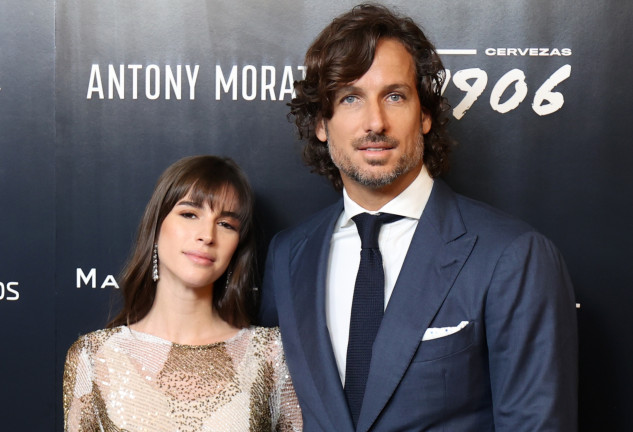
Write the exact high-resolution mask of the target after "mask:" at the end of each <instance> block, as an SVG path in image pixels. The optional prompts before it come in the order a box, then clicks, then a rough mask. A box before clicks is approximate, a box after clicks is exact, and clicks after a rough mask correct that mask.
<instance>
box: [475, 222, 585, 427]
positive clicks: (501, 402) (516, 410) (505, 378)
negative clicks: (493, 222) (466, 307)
mask: <svg viewBox="0 0 633 432" xmlns="http://www.w3.org/2000/svg"><path fill="white" fill-rule="evenodd" d="M485 326H486V340H487V344H488V355H489V362H490V380H491V386H492V397H493V410H494V423H495V429H496V431H498V432H499V431H512V432H519V431H561V432H563V431H564V432H568V431H575V430H577V387H578V383H577V381H578V335H577V325H576V308H575V298H574V293H573V288H572V285H571V281H570V278H569V275H568V273H567V269H566V267H565V264H564V262H563V259H562V257H561V256H560V253H559V252H558V250H557V249H556V248H555V247H554V245H553V244H552V243H551V242H550V241H549V240H548V239H546V238H545V237H543V236H541V235H540V234H538V233H535V232H529V233H525V234H523V235H521V236H519V237H518V238H516V239H515V240H514V241H513V242H512V243H511V244H510V245H509V246H508V247H507V248H506V250H505V251H504V253H503V254H502V255H501V256H500V258H499V261H498V262H497V264H496V267H495V270H494V272H493V275H492V280H491V284H490V289H489V291H488V297H487V299H486V312H485Z"/></svg>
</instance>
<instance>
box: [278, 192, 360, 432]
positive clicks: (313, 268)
mask: <svg viewBox="0 0 633 432" xmlns="http://www.w3.org/2000/svg"><path fill="white" fill-rule="evenodd" d="M342 210H343V204H342V201H340V202H339V203H337V204H336V205H334V206H333V207H331V211H329V212H328V213H326V217H324V218H323V219H322V222H321V223H320V224H318V225H317V226H316V227H315V229H314V230H312V231H311V232H309V233H307V235H306V238H305V239H304V241H303V242H300V243H299V244H298V245H297V248H296V250H295V253H294V260H293V261H292V262H291V263H290V269H291V275H290V277H291V284H292V285H291V296H292V302H293V305H294V311H295V316H297V317H300V318H299V319H297V327H298V334H299V335H300V339H301V346H302V348H303V352H304V354H305V359H306V361H307V363H308V366H309V371H310V374H311V375H312V378H313V381H314V384H315V391H316V393H317V394H318V397H319V398H320V400H321V402H322V404H323V406H324V409H325V412H326V413H327V415H328V416H329V417H330V420H331V423H332V424H333V425H335V426H336V430H337V431H341V432H344V431H353V430H354V428H353V424H352V420H351V416H350V414H349V410H348V408H347V401H346V399H345V395H344V393H343V388H342V385H341V380H340V377H339V374H338V368H337V366H336V360H335V358H334V352H333V350H332V344H331V340H330V334H329V331H328V329H327V323H326V318H325V283H326V276H327V263H328V257H329V253H330V240H331V238H332V233H333V231H334V225H335V223H336V220H337V219H338V217H339V215H340V213H341V212H342ZM291 260H292V258H291Z"/></svg>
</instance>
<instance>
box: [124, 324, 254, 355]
mask: <svg viewBox="0 0 633 432" xmlns="http://www.w3.org/2000/svg"><path fill="white" fill-rule="evenodd" d="M121 327H122V328H124V329H127V330H128V332H129V334H130V335H131V336H132V337H133V338H142V339H145V340H148V339H151V340H154V341H157V342H160V343H163V344H166V345H171V346H172V347H175V348H183V349H198V350H199V349H205V348H213V347H217V346H220V345H225V344H227V343H231V342H233V341H236V340H238V339H240V338H241V337H242V335H243V334H244V332H246V330H247V329H248V328H242V329H240V330H238V332H237V333H235V334H234V335H233V336H231V337H230V338H228V339H225V340H223V341H218V342H212V343H208V344H201V345H188V344H179V343H176V342H172V341H170V340H167V339H164V338H161V337H160V336H156V335H153V334H151V333H145V332H142V331H139V330H134V329H132V328H130V327H128V326H126V325H122V326H121Z"/></svg>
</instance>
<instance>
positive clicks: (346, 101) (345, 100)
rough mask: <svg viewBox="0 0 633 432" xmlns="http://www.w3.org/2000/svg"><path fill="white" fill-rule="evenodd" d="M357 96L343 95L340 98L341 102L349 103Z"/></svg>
mask: <svg viewBox="0 0 633 432" xmlns="http://www.w3.org/2000/svg"><path fill="white" fill-rule="evenodd" d="M356 99H357V97H356V96H345V97H344V98H343V100H342V102H343V103H347V104H351V103H354V102H356Z"/></svg>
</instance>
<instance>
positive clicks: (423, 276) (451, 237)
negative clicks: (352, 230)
mask: <svg viewBox="0 0 633 432" xmlns="http://www.w3.org/2000/svg"><path fill="white" fill-rule="evenodd" d="M475 241H476V237H475V236H469V235H467V234H466V230H465V227H464V224H463V222H462V220H461V215H460V212H459V209H458V207H457V203H456V201H455V196H454V194H453V192H452V191H451V190H450V189H449V188H448V186H446V185H445V184H444V183H443V182H442V181H441V180H436V181H435V183H434V186H433V191H432V193H431V197H430V198H429V202H428V203H427V206H426V208H425V210H424V213H423V214H422V217H421V219H420V221H419V223H418V227H417V229H416V232H415V234H414V236H413V239H412V241H411V245H410V246H409V251H408V252H407V257H406V258H405V261H404V264H403V266H402V269H401V271H400V275H399V277H398V280H397V282H396V286H395V288H394V291H393V294H392V296H391V299H390V300H389V304H388V306H387V310H386V311H385V316H384V318H383V321H382V324H381V326H380V330H379V331H378V335H377V336H376V341H375V343H374V349H373V355H372V360H371V366H370V371H369V377H368V380H367V387H366V389H365V398H364V400H363V406H362V409H361V413H360V417H359V422H358V428H357V431H362V432H364V431H367V430H368V429H369V428H370V427H371V425H372V424H373V423H374V422H375V420H376V418H377V417H378V415H379V414H380V412H381V411H382V409H383V408H384V407H385V405H386V404H387V402H388V400H389V399H390V397H391V396H392V394H393V392H394V391H395V389H396V387H397V386H398V383H399V382H400V380H401V379H402V377H403V375H404V374H405V372H406V370H407V368H408V366H409V363H410V362H411V359H412V358H413V355H414V354H415V352H416V350H417V348H418V346H419V345H420V341H421V340H422V336H423V335H424V332H425V330H426V329H427V328H428V327H429V324H430V323H431V321H432V320H433V318H434V316H435V315H436V313H437V311H438V310H439V308H440V307H441V305H442V303H443V301H444V299H445V298H446V296H447V294H448V292H449V291H450V288H451V286H452V285H453V282H454V281H455V278H456V277H457V275H458V273H459V271H460V270H461V268H462V266H463V265H464V263H465V261H466V259H467V258H468V256H469V254H470V252H471V251H472V249H473V246H474V244H475Z"/></svg>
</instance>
